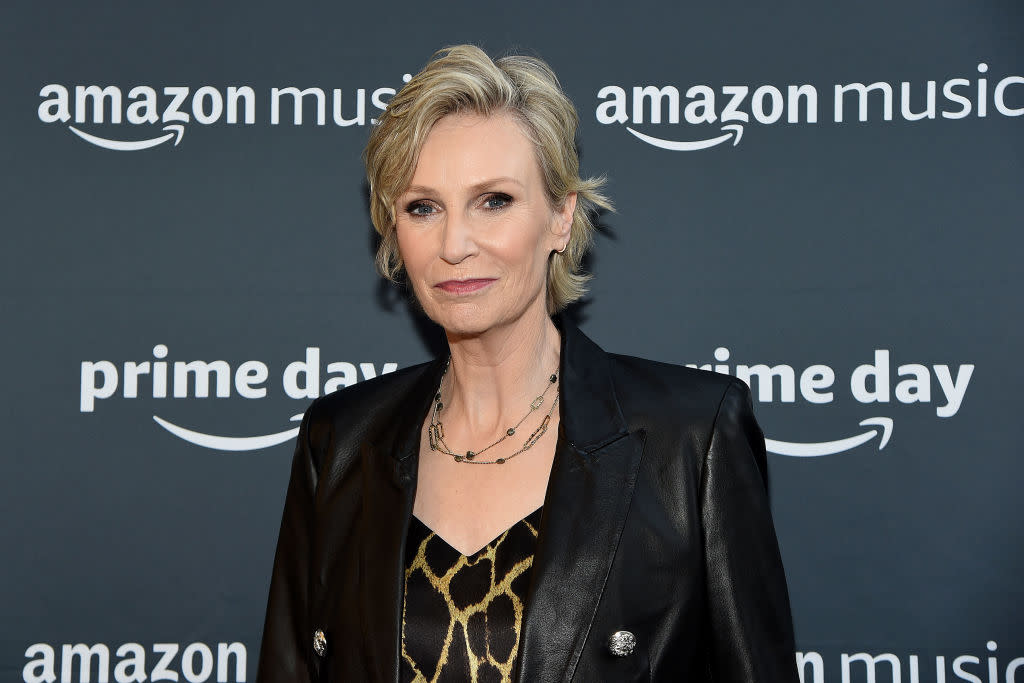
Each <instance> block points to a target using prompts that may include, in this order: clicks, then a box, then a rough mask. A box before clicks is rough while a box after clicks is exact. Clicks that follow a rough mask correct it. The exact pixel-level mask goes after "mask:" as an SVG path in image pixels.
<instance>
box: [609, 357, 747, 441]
mask: <svg viewBox="0 0 1024 683" xmlns="http://www.w3.org/2000/svg"><path fill="white" fill-rule="evenodd" d="M608 359H609V365H610V367H611V373H612V381H613V384H614V387H615V393H616V398H617V399H618V401H619V405H620V406H621V408H622V411H623V415H624V416H625V417H626V419H627V421H628V422H632V423H636V422H637V421H638V420H643V421H654V422H661V423H665V422H668V423H674V424H677V425H679V426H684V425H687V424H688V425H689V426H690V427H693V426H696V425H697V424H700V425H705V426H706V427H707V428H709V429H710V427H711V426H712V425H713V424H714V422H715V420H716V418H717V417H718V414H719V412H720V411H722V410H730V411H731V410H736V409H743V407H744V406H746V407H747V408H749V407H750V389H749V388H748V387H747V385H746V384H745V383H744V382H742V381H741V380H738V379H736V378H735V377H733V376H731V375H724V374H721V373H717V372H712V371H710V370H701V369H699V368H691V367H687V366H684V365H676V364H673V363H665V362H661V361H655V360H648V359H646V358H637V357H635V356H626V355H622V354H617V353H609V354H608Z"/></svg>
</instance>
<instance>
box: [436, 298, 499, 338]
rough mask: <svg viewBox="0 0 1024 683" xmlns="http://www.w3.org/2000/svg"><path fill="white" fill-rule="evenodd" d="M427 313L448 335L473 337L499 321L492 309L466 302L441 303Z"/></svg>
mask: <svg viewBox="0 0 1024 683" xmlns="http://www.w3.org/2000/svg"><path fill="white" fill-rule="evenodd" d="M432 308H433V310H430V311H427V315H428V316H429V317H430V319H431V320H433V321H434V322H435V323H437V324H438V325H440V326H441V327H443V328H444V331H445V332H446V333H447V334H448V335H449V336H458V337H473V336H477V335H480V334H483V333H484V332H487V331H488V330H490V329H491V328H493V327H494V326H495V325H497V324H498V323H499V322H500V321H499V320H498V319H497V318H498V316H496V315H495V313H494V311H491V310H488V309H487V308H486V307H482V306H476V305H472V304H468V303H458V304H441V305H435V306H434V307H432Z"/></svg>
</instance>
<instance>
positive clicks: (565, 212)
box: [554, 192, 577, 249]
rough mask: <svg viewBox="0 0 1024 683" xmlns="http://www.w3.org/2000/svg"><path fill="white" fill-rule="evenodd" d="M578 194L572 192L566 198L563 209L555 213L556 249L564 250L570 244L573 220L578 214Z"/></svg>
mask: <svg viewBox="0 0 1024 683" xmlns="http://www.w3.org/2000/svg"><path fill="white" fill-rule="evenodd" d="M576 196H577V195H576V193H575V192H570V193H569V194H567V195H566V196H565V201H564V202H562V207H561V208H560V209H558V211H556V212H555V215H556V221H555V226H554V227H555V230H554V233H555V238H556V242H555V244H556V245H557V246H556V247H555V248H556V249H564V248H565V245H566V244H568V243H569V234H570V232H571V231H572V219H573V216H574V215H575V214H576Z"/></svg>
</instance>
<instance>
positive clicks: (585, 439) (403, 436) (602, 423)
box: [374, 314, 626, 476]
mask: <svg viewBox="0 0 1024 683" xmlns="http://www.w3.org/2000/svg"><path fill="white" fill-rule="evenodd" d="M552 320H553V321H554V323H555V326H556V327H557V328H558V329H559V331H560V332H561V337H562V338H561V353H560V360H559V366H560V367H559V374H560V383H561V387H560V389H559V398H558V401H559V403H560V405H561V407H560V409H559V410H560V417H561V425H562V430H563V431H564V434H565V439H566V440H567V441H568V442H569V445H570V446H571V447H572V448H574V449H576V450H577V451H580V452H582V453H591V452H593V451H595V450H597V449H599V448H601V447H602V446H603V445H605V444H607V443H610V442H612V441H614V440H615V439H618V438H620V437H621V436H623V435H624V434H626V421H625V419H624V418H623V416H622V409H621V408H620V407H619V402H618V399H617V398H616V395H615V387H614V385H613V384H612V377H611V369H610V367H609V363H608V355H607V354H606V353H605V352H604V351H603V350H602V349H601V347H599V346H598V345H597V344H595V343H594V342H593V341H591V340H590V338H589V337H587V336H586V335H585V334H583V332H581V331H580V329H579V328H578V327H576V325H574V324H573V323H572V322H571V321H570V320H568V319H567V318H565V317H564V316H562V315H560V314H558V315H555V316H554V317H553V318H552ZM443 372H444V359H442V358H438V359H435V360H433V361H430V362H429V363H427V364H426V366H425V368H424V371H423V373H422V374H421V376H420V378H419V379H418V380H417V381H416V382H415V383H414V385H413V387H412V389H411V391H410V392H409V399H408V401H407V402H405V403H404V404H403V407H407V408H409V409H408V410H406V411H405V412H404V413H403V414H402V415H401V416H399V417H398V424H397V425H395V424H391V425H381V428H380V429H379V430H378V431H377V438H376V439H374V441H375V443H374V448H375V449H376V450H378V451H380V452H386V453H390V454H391V455H392V456H393V457H395V458H397V459H398V460H399V461H402V462H403V465H402V466H400V467H399V468H398V471H399V472H400V473H402V474H404V475H406V476H408V475H409V474H410V472H409V466H408V465H409V463H410V461H411V463H413V464H414V463H415V462H416V458H414V457H412V456H414V455H415V454H416V453H417V452H418V449H419V444H420V429H421V427H422V426H423V420H424V419H425V417H426V415H427V412H428V411H429V410H430V407H431V401H432V400H433V397H434V394H435V393H436V392H437V387H438V385H439V384H440V381H441V376H442V373H443Z"/></svg>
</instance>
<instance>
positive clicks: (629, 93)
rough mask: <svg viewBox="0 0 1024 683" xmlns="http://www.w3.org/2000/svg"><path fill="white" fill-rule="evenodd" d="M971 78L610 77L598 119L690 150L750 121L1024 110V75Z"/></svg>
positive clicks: (600, 95)
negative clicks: (706, 80)
mask: <svg viewBox="0 0 1024 683" xmlns="http://www.w3.org/2000/svg"><path fill="white" fill-rule="evenodd" d="M976 71H977V73H976V74H972V77H971V78H965V77H957V78H949V79H945V80H942V81H940V80H930V81H925V82H910V81H899V82H897V81H892V82H890V81H875V82H873V83H861V82H853V83H836V84H833V85H829V86H824V87H819V86H815V85H813V84H811V83H801V84H792V85H772V84H763V85H722V86H712V85H707V84H696V85H690V86H688V87H687V86H682V87H679V86H676V85H671V84H669V85H660V86H659V85H636V86H631V87H626V86H621V85H606V86H604V87H602V88H601V89H600V90H598V91H597V99H598V104H597V106H596V108H595V112H594V114H595V117H596V118H597V122H598V123H601V124H604V125H625V128H626V131H627V132H629V133H630V134H631V135H633V136H634V137H635V138H637V139H638V140H640V141H642V142H645V143H647V144H649V145H653V146H654V147H658V148H660V149H665V150H670V151H675V152H693V151H698V150H702V149H708V148H710V147H717V146H719V145H723V144H724V143H726V142H731V143H732V146H734V147H735V146H736V145H738V144H739V143H740V140H741V139H742V138H743V133H744V130H745V129H746V127H747V126H750V125H752V124H757V125H759V126H770V125H774V124H777V123H782V122H785V123H786V124H817V123H818V121H819V119H824V120H831V121H833V122H834V123H839V124H841V123H847V122H851V121H857V122H861V123H864V122H869V121H870V122H874V121H878V120H882V121H893V120H894V119H896V118H897V117H898V118H899V119H900V120H903V121H909V122H914V121H921V120H923V119H935V118H938V117H941V118H944V119H965V118H968V117H976V118H985V117H987V116H989V115H990V114H993V115H999V116H1021V115H1024V77H1021V76H1013V75H1000V76H998V77H989V75H988V72H989V66H988V64H986V63H984V62H981V63H979V64H978V65H977V69H976Z"/></svg>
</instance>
